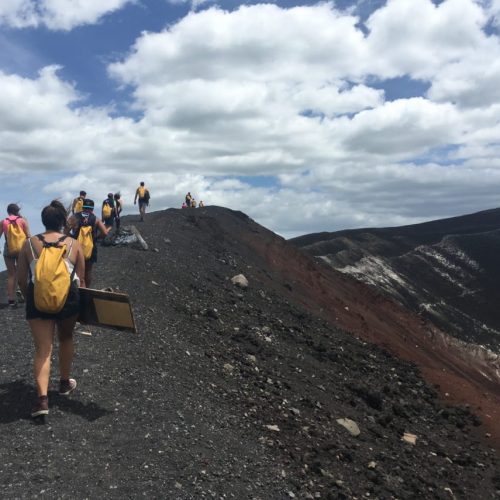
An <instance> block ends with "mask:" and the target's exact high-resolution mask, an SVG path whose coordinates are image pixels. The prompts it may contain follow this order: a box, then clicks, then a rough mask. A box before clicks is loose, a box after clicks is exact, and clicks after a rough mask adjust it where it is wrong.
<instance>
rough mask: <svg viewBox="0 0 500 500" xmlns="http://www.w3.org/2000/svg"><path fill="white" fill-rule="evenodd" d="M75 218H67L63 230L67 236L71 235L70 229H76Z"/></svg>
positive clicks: (71, 216)
mask: <svg viewBox="0 0 500 500" xmlns="http://www.w3.org/2000/svg"><path fill="white" fill-rule="evenodd" d="M77 223H78V221H77V218H76V216H75V215H70V216H69V217H68V221H67V224H66V227H65V228H64V233H65V234H67V235H71V230H72V229H76V227H77Z"/></svg>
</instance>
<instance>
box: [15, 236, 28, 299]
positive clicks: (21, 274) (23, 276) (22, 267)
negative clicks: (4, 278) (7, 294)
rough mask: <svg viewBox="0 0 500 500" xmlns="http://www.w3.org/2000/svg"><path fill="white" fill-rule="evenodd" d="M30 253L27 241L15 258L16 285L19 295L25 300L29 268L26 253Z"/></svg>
mask: <svg viewBox="0 0 500 500" xmlns="http://www.w3.org/2000/svg"><path fill="white" fill-rule="evenodd" d="M30 251H31V250H30V246H29V240H26V241H25V242H24V245H23V248H21V251H20V252H19V256H18V258H17V284H18V285H19V288H20V290H21V293H22V294H23V297H25V298H26V294H27V293H28V279H29V266H30V263H29V258H28V255H29V253H28V252H30Z"/></svg>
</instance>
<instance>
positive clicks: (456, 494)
mask: <svg viewBox="0 0 500 500" xmlns="http://www.w3.org/2000/svg"><path fill="white" fill-rule="evenodd" d="M137 219H138V218H137V217H134V216H129V217H126V218H124V220H123V224H125V225H126V224H135V225H136V226H137V228H138V229H139V230H140V232H141V234H142V236H143V237H144V239H145V241H146V242H147V243H148V245H149V250H148V251H141V250H136V249H133V248H130V247H127V246H124V247H121V246H120V247H119V246H112V247H101V248H99V261H98V263H97V265H96V266H95V268H94V279H95V282H94V286H96V287H97V288H101V287H108V286H110V287H112V288H114V289H116V290H120V291H126V292H127V293H129V295H130V298H131V301H132V303H133V307H134V312H135V319H136V323H137V325H138V330H139V334H137V335H134V334H131V333H127V332H117V331H112V330H105V329H100V328H96V327H91V329H90V330H91V333H92V335H90V336H89V335H84V334H82V330H83V331H88V330H89V329H88V328H87V327H81V328H79V331H78V332H77V333H75V344H76V345H75V351H76V355H75V361H74V371H73V376H74V377H75V378H76V379H77V381H78V388H77V390H76V391H75V393H74V394H73V395H71V396H70V397H69V398H64V397H61V396H58V395H57V392H56V391H55V388H56V387H57V379H58V377H57V366H56V365H57V355H56V353H55V354H54V356H53V364H54V366H53V369H52V380H51V390H50V391H49V404H50V415H49V416H48V417H47V418H46V419H44V420H37V421H33V420H32V419H31V418H30V416H29V414H30V408H31V405H32V403H33V401H34V398H35V391H34V388H33V381H32V376H31V364H32V357H33V346H32V341H31V337H30V335H29V331H28V327H27V323H26V321H25V320H24V311H23V310H22V309H21V308H19V309H17V310H9V309H8V308H7V307H3V308H2V309H1V310H0V317H1V318H2V329H1V336H2V338H1V342H2V349H1V350H0V424H1V427H0V429H1V434H0V436H1V437H0V457H1V460H0V486H1V492H2V493H1V496H2V498H6V499H13V498H51V499H52V498H71V499H75V498H102V497H106V498H120V499H123V498H142V497H147V498H167V499H191V498H217V499H230V498H235V499H263V500H264V499H266V500H267V499H286V498H299V499H308V498H326V499H337V498H339V499H351V498H380V499H386V498H387V499H389V498H398V499H406V498H440V499H448V500H449V499H454V498H456V499H461V498H463V499H467V498H473V497H475V498H481V499H489V498H500V472H499V463H498V453H497V451H495V450H494V449H493V448H491V447H488V446H487V445H485V444H483V441H482V440H481V439H480V437H479V436H480V433H479V432H478V429H480V427H481V422H480V421H479V419H478V418H477V417H475V416H474V415H472V414H471V413H470V412H469V411H468V410H467V408H464V407H444V406H443V405H442V404H441V403H440V402H439V400H438V398H437V394H436V393H435V391H434V390H433V389H432V388H430V387H429V386H428V385H427V384H426V383H425V382H424V381H423V380H422V379H421V378H420V376H419V374H418V371H417V369H416V368H415V367H414V366H412V365H410V364H408V363H404V362H402V361H399V360H397V359H396V358H394V357H392V356H390V355H389V354H387V353H386V352H385V351H383V350H381V349H380V348H378V347H376V346H373V345H370V344H366V343H364V342H362V341H361V340H358V339H356V338H355V337H353V336H352V335H351V334H349V333H346V332H344V331H342V330H340V329H336V328H335V327H333V326H331V325H330V324H328V323H327V322H326V321H325V320H323V319H320V318H318V317H317V316H315V315H313V314H312V313H311V312H310V311H308V310H306V309H305V308H303V307H301V306H299V305H298V301H297V302H295V301H293V300H291V299H290V296H291V295H290V294H287V298H286V299H285V298H284V297H283V296H282V295H281V294H280V293H278V291H277V288H276V287H270V286H268V284H267V281H269V280H271V281H272V280H273V270H272V269H266V268H264V267H263V265H264V264H263V263H262V261H261V260H259V259H257V258H253V256H252V252H251V251H249V250H248V248H247V246H246V245H245V244H244V243H243V240H242V239H241V238H239V232H238V231H234V230H231V231H229V230H228V228H238V227H239V228H240V232H241V233H243V232H245V233H246V234H254V235H255V237H256V238H258V237H259V231H260V226H258V225H257V224H255V223H254V222H253V221H251V220H250V219H248V218H247V217H246V216H244V215H243V214H241V213H237V212H232V211H230V210H226V209H220V208H217V207H209V208H205V209H188V210H173V209H171V210H167V211H164V212H156V213H153V214H148V215H147V217H146V221H145V222H144V223H140V222H138V221H137ZM239 274H243V275H244V276H245V277H246V279H247V280H248V286H247V287H244V286H238V285H235V284H233V282H232V281H231V278H233V277H234V276H236V275H239ZM262 276H266V280H264V279H262ZM0 281H1V282H0V287H1V289H2V291H3V290H4V289H5V275H4V273H3V274H2V278H1V280H0ZM342 419H343V420H342ZM339 420H340V423H339ZM405 433H407V434H411V435H413V436H416V441H415V442H414V444H412V443H411V442H407V441H405V440H403V439H402V438H403V436H404V435H405ZM407 439H408V440H409V441H412V439H413V438H412V436H407Z"/></svg>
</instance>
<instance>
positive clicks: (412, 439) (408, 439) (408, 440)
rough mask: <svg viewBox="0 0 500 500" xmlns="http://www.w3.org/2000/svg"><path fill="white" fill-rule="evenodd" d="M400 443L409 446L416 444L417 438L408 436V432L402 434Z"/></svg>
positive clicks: (413, 435) (411, 435)
mask: <svg viewBox="0 0 500 500" xmlns="http://www.w3.org/2000/svg"><path fill="white" fill-rule="evenodd" d="M401 441H405V442H406V443H410V444H417V436H415V434H410V433H409V432H405V433H404V434H403V437H402V438H401Z"/></svg>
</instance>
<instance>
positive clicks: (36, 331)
mask: <svg viewBox="0 0 500 500" xmlns="http://www.w3.org/2000/svg"><path fill="white" fill-rule="evenodd" d="M28 323H29V326H30V329H31V334H32V336H33V342H34V344H35V357H34V360H33V375H34V377H35V383H36V389H37V392H38V395H39V396H46V395H47V391H48V389H49V378H50V357H51V355H52V343H53V341H54V330H55V321H53V320H46V319H30V320H29V321H28Z"/></svg>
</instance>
